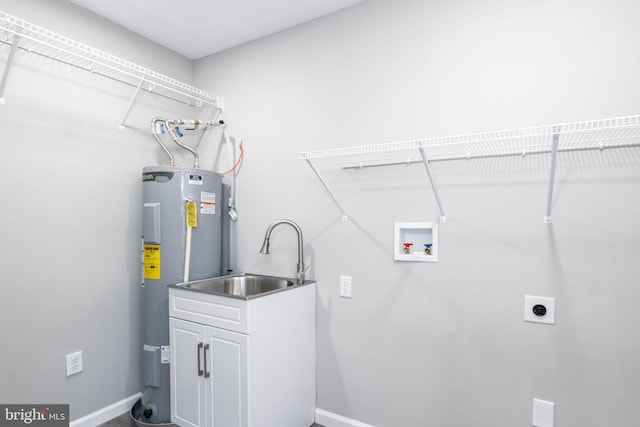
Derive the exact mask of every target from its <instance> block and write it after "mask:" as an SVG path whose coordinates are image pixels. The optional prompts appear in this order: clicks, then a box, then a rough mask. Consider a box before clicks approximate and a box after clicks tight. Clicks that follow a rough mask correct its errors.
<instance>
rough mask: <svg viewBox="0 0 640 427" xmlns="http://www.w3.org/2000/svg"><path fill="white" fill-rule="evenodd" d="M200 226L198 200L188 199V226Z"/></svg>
mask: <svg viewBox="0 0 640 427" xmlns="http://www.w3.org/2000/svg"><path fill="white" fill-rule="evenodd" d="M197 226H198V209H197V206H196V202H194V201H193V200H187V227H197Z"/></svg>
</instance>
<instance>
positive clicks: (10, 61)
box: [0, 27, 22, 105]
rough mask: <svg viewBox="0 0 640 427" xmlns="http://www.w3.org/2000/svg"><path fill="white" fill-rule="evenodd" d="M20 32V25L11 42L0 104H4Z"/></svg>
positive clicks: (0, 90) (1, 82) (1, 83)
mask: <svg viewBox="0 0 640 427" xmlns="http://www.w3.org/2000/svg"><path fill="white" fill-rule="evenodd" d="M20 34H22V28H20V27H18V28H16V32H15V33H14V35H13V41H12V42H11V49H10V50H9V56H8V57H7V63H6V64H5V65H4V72H3V73H2V80H0V105H4V89H5V87H6V86H7V80H8V79H9V71H11V65H12V64H13V58H15V56H16V50H18V42H19V41H20Z"/></svg>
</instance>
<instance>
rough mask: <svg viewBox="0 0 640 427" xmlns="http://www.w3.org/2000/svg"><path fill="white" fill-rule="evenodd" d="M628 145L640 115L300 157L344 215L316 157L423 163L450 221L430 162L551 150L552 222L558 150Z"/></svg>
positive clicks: (637, 136)
mask: <svg viewBox="0 0 640 427" xmlns="http://www.w3.org/2000/svg"><path fill="white" fill-rule="evenodd" d="M628 147H640V115H634V116H623V117H615V118H608V119H601V120H591V121H583V122H572V123H563V124H555V125H546V126H537V127H529V128H520V129H509V130H503V131H496V132H483V133H476V134H466V135H457V136H446V137H436V138H428V139H419V140H411V141H400V142H392V143H383V144H373V145H360V146H353V147H344V148H333V149H327V150H316V151H305V152H302V153H300V156H299V158H300V159H301V160H306V161H307V163H308V164H309V166H311V168H312V170H313V172H314V173H315V175H316V176H317V177H318V179H320V182H321V183H322V185H323V186H324V188H325V189H326V190H327V191H328V192H329V194H330V195H331V197H332V199H333V201H334V202H335V203H336V205H337V206H338V208H339V209H340V211H341V212H342V213H343V216H344V217H345V218H346V214H345V213H344V212H345V211H344V209H343V208H342V206H340V203H339V202H338V201H337V199H336V197H335V196H334V194H333V193H332V192H331V190H330V189H329V187H328V185H327V184H326V182H325V181H324V180H323V179H322V177H321V176H320V174H319V173H318V171H317V170H316V169H315V167H314V166H313V165H312V163H311V161H312V160H314V161H315V160H321V159H334V160H336V159H337V160H339V162H338V166H339V167H341V168H342V169H362V168H369V167H379V166H390V165H403V164H406V165H408V164H412V163H422V164H423V165H424V167H425V170H426V172H427V176H428V178H429V182H430V184H431V188H432V190H433V194H434V197H435V199H436V203H437V204H438V209H439V210H440V222H446V215H445V211H444V207H443V205H442V201H441V199H440V194H439V192H438V189H437V186H436V185H435V182H434V179H433V174H432V170H431V164H433V163H434V162H440V161H455V160H470V159H482V158H493V157H505V156H522V157H524V156H527V155H533V154H539V155H541V154H544V155H546V154H548V155H549V156H550V167H549V180H548V186H547V200H546V210H545V213H544V217H543V222H544V223H545V224H550V223H551V219H552V218H551V210H552V202H553V194H554V186H555V175H556V169H557V164H558V154H559V153H562V152H572V151H587V150H600V151H602V150H605V149H614V148H628Z"/></svg>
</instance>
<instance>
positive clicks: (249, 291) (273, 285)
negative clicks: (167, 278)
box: [169, 273, 306, 299]
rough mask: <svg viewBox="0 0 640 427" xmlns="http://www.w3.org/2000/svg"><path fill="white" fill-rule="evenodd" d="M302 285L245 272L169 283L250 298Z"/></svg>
mask: <svg viewBox="0 0 640 427" xmlns="http://www.w3.org/2000/svg"><path fill="white" fill-rule="evenodd" d="M305 283H306V282H305ZM301 285H304V283H303V284H300V285H296V282H295V281H294V280H293V279H287V278H284V277H275V276H263V275H260V274H249V273H243V274H234V275H231V276H220V277H212V278H209V279H202V280H194V281H192V282H186V283H179V284H177V285H169V287H172V288H178V289H188V290H192V291H196V292H205V293H209V294H216V295H223V296H228V297H232V298H241V299H250V298H256V297H260V296H263V295H268V294H272V293H275V292H281V291H284V290H287V289H293V288H295V287H297V286H301Z"/></svg>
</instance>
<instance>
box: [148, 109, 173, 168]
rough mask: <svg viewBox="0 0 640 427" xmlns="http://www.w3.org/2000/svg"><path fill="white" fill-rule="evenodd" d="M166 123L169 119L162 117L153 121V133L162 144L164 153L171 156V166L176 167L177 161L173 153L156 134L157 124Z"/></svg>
mask: <svg viewBox="0 0 640 427" xmlns="http://www.w3.org/2000/svg"><path fill="white" fill-rule="evenodd" d="M166 121H167V119H163V118H162V117H155V118H154V119H153V120H151V133H152V134H153V137H154V138H155V139H156V141H158V144H160V147H162V149H163V150H164V152H165V153H167V156H169V165H171V166H173V165H175V161H174V159H173V154H171V151H169V149H168V148H167V146H166V145H164V143H163V142H162V140H161V139H160V137H159V136H158V134H157V133H156V123H157V122H163V123H165V122H166Z"/></svg>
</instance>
